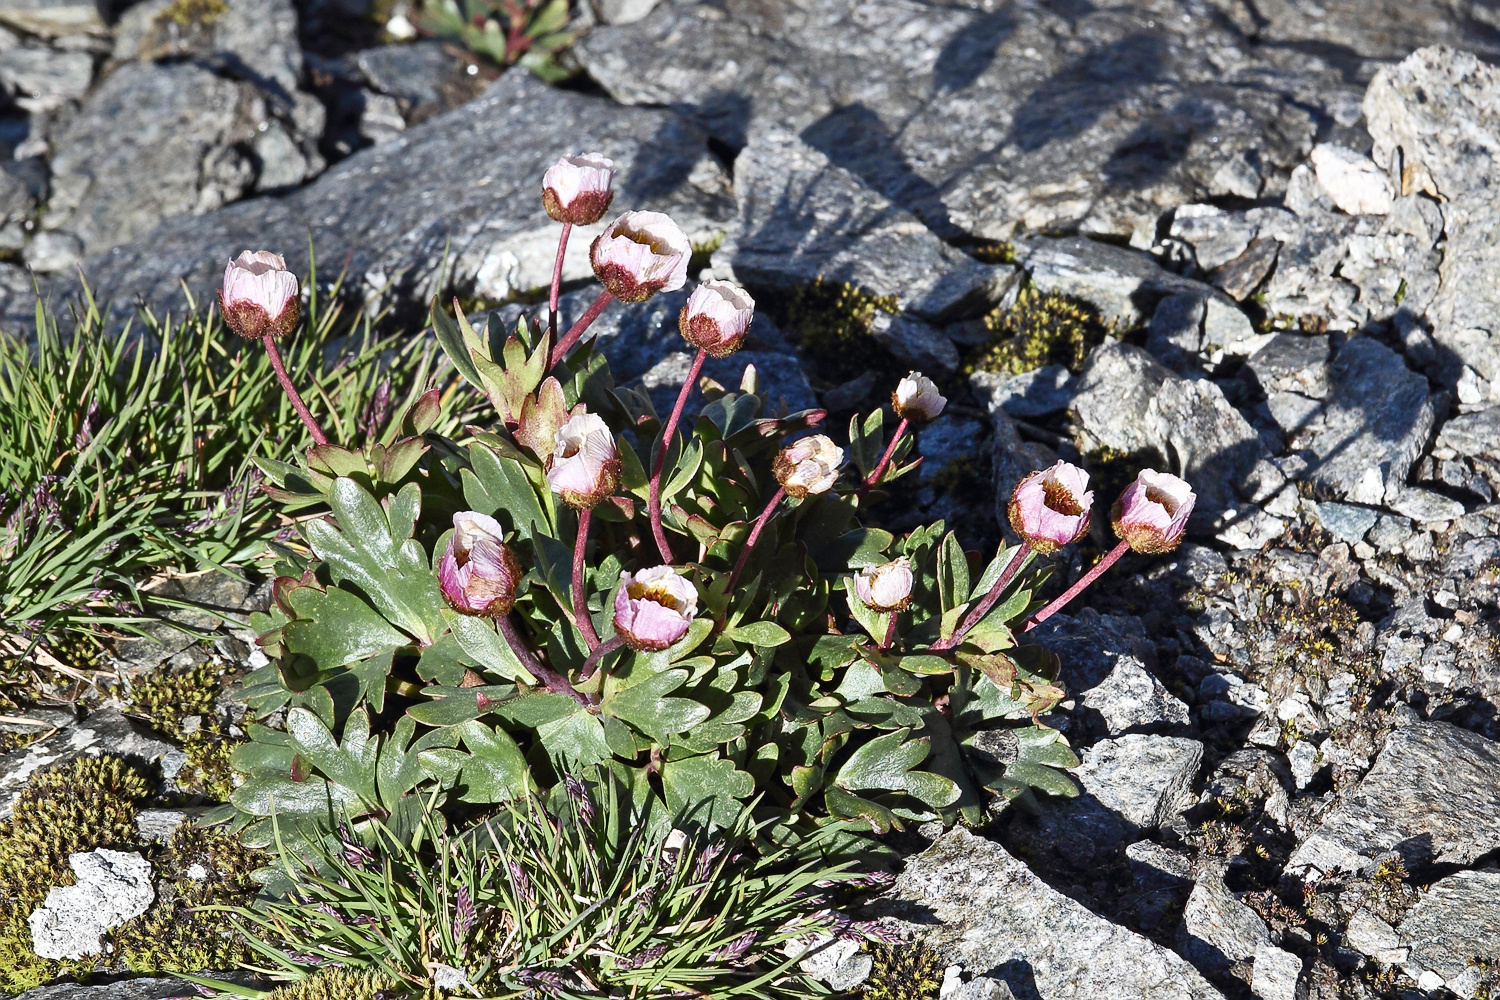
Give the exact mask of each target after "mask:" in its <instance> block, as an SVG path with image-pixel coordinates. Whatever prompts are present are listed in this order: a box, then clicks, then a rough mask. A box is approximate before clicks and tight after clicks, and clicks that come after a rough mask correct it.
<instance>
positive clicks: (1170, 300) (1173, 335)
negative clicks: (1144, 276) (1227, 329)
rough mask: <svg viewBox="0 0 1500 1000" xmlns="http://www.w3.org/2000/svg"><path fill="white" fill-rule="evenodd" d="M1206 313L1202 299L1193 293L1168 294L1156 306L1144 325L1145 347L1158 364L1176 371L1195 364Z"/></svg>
mask: <svg viewBox="0 0 1500 1000" xmlns="http://www.w3.org/2000/svg"><path fill="white" fill-rule="evenodd" d="M1206 312H1207V309H1206V305H1205V303H1204V301H1203V299H1202V298H1200V297H1198V296H1193V295H1168V296H1167V297H1166V298H1164V299H1162V300H1161V302H1160V303H1159V304H1158V305H1157V307H1156V311H1155V312H1153V313H1152V314H1151V321H1150V322H1149V323H1147V324H1146V350H1147V351H1148V352H1149V353H1150V354H1151V356H1152V357H1154V358H1156V359H1157V360H1158V361H1160V362H1161V363H1162V364H1164V365H1166V366H1167V367H1169V368H1173V369H1176V370H1177V371H1180V372H1188V371H1190V370H1191V369H1193V368H1195V367H1196V362H1197V360H1198V359H1197V354H1198V352H1199V350H1201V349H1202V347H1203V317H1204V314H1205V313H1206Z"/></svg>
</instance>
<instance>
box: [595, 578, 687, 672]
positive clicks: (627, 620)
mask: <svg viewBox="0 0 1500 1000" xmlns="http://www.w3.org/2000/svg"><path fill="white" fill-rule="evenodd" d="M697 614H698V591H697V590H696V589H695V588H694V587H693V584H692V582H691V581H689V580H687V579H686V578H684V577H681V576H678V575H677V573H676V572H675V571H674V570H673V569H672V567H670V566H652V567H651V568H650V569H643V570H641V571H640V572H639V573H622V574H621V575H620V589H619V591H618V592H617V593H616V594H615V634H616V635H618V636H619V637H620V640H621V641H622V642H624V643H625V645H627V646H629V647H630V648H631V649H634V650H637V651H641V652H653V651H656V650H661V649H666V648H667V647H668V646H670V645H672V644H673V643H674V642H676V641H677V640H678V639H681V638H682V637H683V636H684V635H686V634H687V630H688V626H690V625H692V624H693V618H694V617H696V616H697Z"/></svg>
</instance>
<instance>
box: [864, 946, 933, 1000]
mask: <svg viewBox="0 0 1500 1000" xmlns="http://www.w3.org/2000/svg"><path fill="white" fill-rule="evenodd" d="M871 955H872V957H873V958H874V959H875V964H874V966H873V968H872V969H871V970H870V977H869V978H868V979H866V980H865V985H864V989H863V996H864V997H865V1000H928V998H930V997H936V996H937V995H938V988H939V987H941V986H942V985H943V960H942V959H941V958H939V957H938V954H937V953H936V952H935V951H933V950H932V949H931V948H929V947H927V946H926V945H923V944H910V945H899V946H892V945H876V946H875V947H874V949H873V950H872V951H871Z"/></svg>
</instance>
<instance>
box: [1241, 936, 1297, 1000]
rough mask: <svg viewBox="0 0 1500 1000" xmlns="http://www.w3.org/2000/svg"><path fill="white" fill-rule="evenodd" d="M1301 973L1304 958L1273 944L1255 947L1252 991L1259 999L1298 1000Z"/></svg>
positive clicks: (1251, 980) (1251, 981)
mask: <svg viewBox="0 0 1500 1000" xmlns="http://www.w3.org/2000/svg"><path fill="white" fill-rule="evenodd" d="M1301 975H1302V959H1300V958H1298V957H1297V956H1296V955H1293V954H1292V953H1291V952H1289V951H1283V950H1281V949H1280V948H1278V947H1276V946H1275V945H1273V944H1269V943H1268V944H1263V945H1261V946H1259V947H1258V948H1256V949H1255V967H1254V969H1252V970H1251V979H1250V992H1252V993H1254V994H1255V995H1256V997H1257V998H1259V1000H1297V980H1298V979H1299V978H1300V977H1301Z"/></svg>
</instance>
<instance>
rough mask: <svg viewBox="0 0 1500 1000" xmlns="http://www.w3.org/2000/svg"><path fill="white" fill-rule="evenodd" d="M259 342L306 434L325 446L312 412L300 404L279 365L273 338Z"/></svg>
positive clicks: (294, 389) (323, 435) (281, 365)
mask: <svg viewBox="0 0 1500 1000" xmlns="http://www.w3.org/2000/svg"><path fill="white" fill-rule="evenodd" d="M261 342H262V343H264V344H265V345H266V353H267V354H269V355H270V356H271V367H272V368H274V369H275V370H276V379H277V381H279V382H280V383H281V389H282V391H283V392H285V393H286V398H287V399H289V400H291V402H292V409H294V410H296V411H297V416H299V417H301V418H302V424H303V426H304V427H306V428H307V433H309V434H311V435H312V439H313V440H314V441H315V442H317V443H318V444H327V443H328V435H327V434H324V433H323V428H321V427H319V426H318V422H317V421H316V420H314V419H313V415H312V411H311V410H309V409H308V408H307V404H306V403H304V402H302V397H301V396H300V395H298V393H297V387H296V386H294V385H292V379H291V376H290V375H288V374H287V373H286V365H284V364H282V363H281V352H280V351H278V350H277V349H276V338H275V337H262V338H261Z"/></svg>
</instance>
